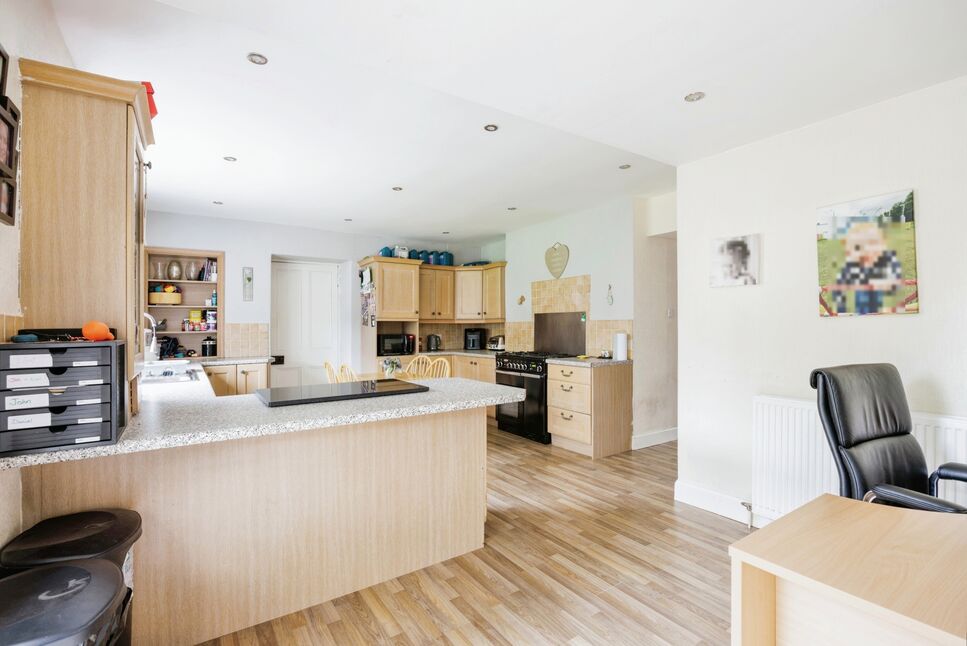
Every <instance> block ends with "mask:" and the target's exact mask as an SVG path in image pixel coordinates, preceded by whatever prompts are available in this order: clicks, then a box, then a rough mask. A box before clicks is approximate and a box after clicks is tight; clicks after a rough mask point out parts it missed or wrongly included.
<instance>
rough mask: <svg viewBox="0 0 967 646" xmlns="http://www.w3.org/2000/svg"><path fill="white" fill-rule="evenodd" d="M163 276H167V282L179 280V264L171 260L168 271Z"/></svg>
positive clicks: (180, 273) (180, 274)
mask: <svg viewBox="0 0 967 646" xmlns="http://www.w3.org/2000/svg"><path fill="white" fill-rule="evenodd" d="M165 274H166V275H167V276H168V280H181V276H182V271H181V263H180V262H178V261H177V260H172V261H171V262H169V263H168V269H167V271H166V272H165Z"/></svg>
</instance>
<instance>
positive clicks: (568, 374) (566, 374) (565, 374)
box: [561, 370, 574, 377]
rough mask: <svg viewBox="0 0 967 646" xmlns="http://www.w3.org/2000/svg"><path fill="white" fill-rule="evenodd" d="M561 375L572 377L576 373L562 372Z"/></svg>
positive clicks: (570, 371)
mask: <svg viewBox="0 0 967 646" xmlns="http://www.w3.org/2000/svg"><path fill="white" fill-rule="evenodd" d="M561 375H563V376H564V377H571V376H573V375H574V371H573V370H569V371H568V372H564V371H563V370H561Z"/></svg>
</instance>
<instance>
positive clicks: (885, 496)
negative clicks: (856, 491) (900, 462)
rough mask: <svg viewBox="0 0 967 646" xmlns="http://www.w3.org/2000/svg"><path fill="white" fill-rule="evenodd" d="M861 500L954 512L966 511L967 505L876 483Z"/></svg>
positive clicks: (924, 509) (908, 507)
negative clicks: (963, 505)
mask: <svg viewBox="0 0 967 646" xmlns="http://www.w3.org/2000/svg"><path fill="white" fill-rule="evenodd" d="M863 500H866V501H867V502H876V503H880V504H885V505H893V506H895V507H906V508H907V509H921V510H923V511H946V512H952V513H956V514H964V513H967V507H962V506H960V505H958V504H957V503H955V502H950V501H949V500H944V499H942V498H937V497H935V496H928V495H927V494H925V493H920V492H919V491H914V490H913V489H905V488H903V487H897V486H894V485H885V484H881V485H876V486H874V487H873V488H872V489H870V491H869V492H868V493H867V494H866V496H865V497H864V498H863Z"/></svg>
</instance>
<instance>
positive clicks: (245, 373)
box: [242, 370, 252, 375]
mask: <svg viewBox="0 0 967 646" xmlns="http://www.w3.org/2000/svg"><path fill="white" fill-rule="evenodd" d="M250 372H252V371H251V370H243V371H242V374H243V375H247V374H249V373H250Z"/></svg>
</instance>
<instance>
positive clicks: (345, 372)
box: [339, 363, 359, 383]
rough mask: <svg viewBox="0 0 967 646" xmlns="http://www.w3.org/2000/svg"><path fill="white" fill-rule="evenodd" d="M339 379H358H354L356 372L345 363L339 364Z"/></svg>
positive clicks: (342, 380)
mask: <svg viewBox="0 0 967 646" xmlns="http://www.w3.org/2000/svg"><path fill="white" fill-rule="evenodd" d="M339 381H341V382H343V383H346V382H349V381H359V380H358V379H356V373H355V372H353V369H352V368H350V367H349V366H347V365H346V364H345V363H344V364H342V365H341V366H339Z"/></svg>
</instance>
